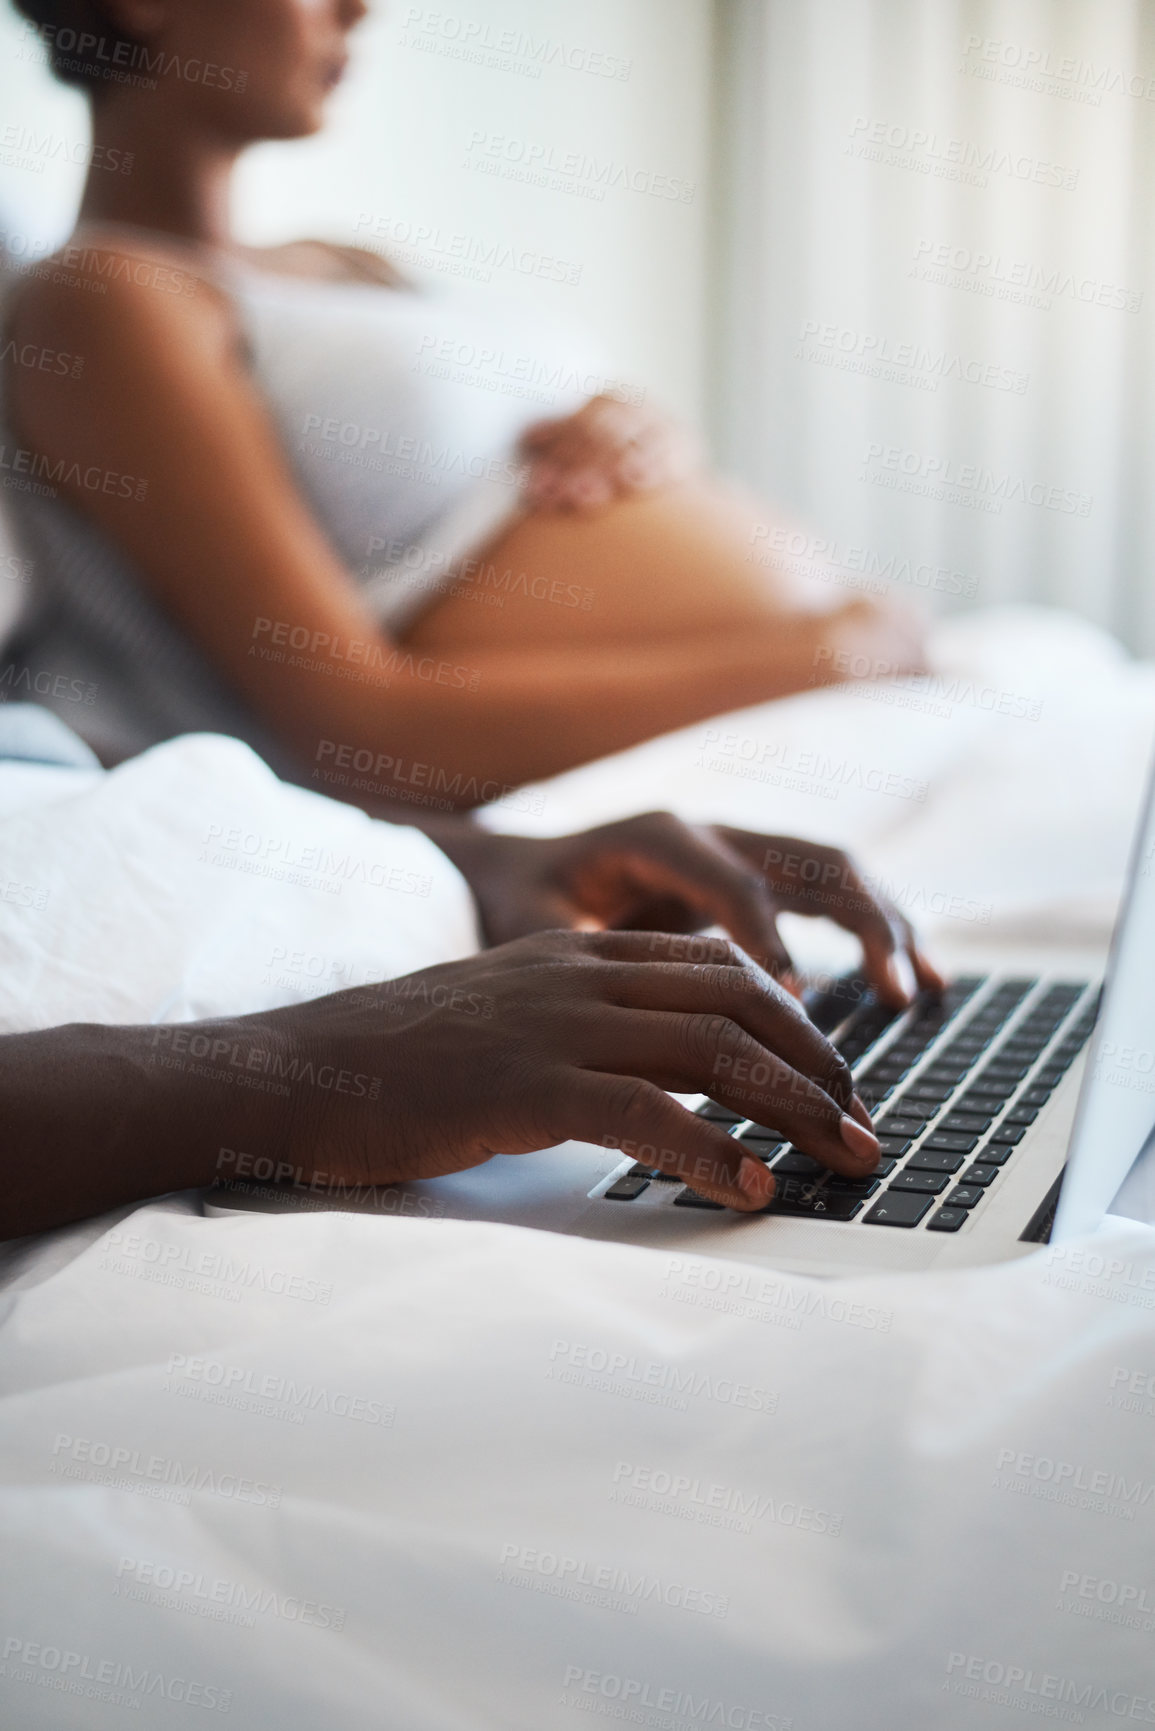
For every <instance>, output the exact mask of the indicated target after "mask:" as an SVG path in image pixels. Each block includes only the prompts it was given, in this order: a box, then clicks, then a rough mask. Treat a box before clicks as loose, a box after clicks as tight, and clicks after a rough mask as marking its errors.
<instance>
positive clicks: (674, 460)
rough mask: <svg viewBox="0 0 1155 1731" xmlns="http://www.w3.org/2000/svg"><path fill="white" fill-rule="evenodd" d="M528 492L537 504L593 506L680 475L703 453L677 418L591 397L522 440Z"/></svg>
mask: <svg viewBox="0 0 1155 1731" xmlns="http://www.w3.org/2000/svg"><path fill="white" fill-rule="evenodd" d="M521 451H522V455H523V456H524V457H525V458H526V460H527V462H528V464H529V476H528V479H527V482H526V496H527V499H528V501H529V503H530V505H531V506H533V507H534V508H535V509H537V510H550V511H590V510H597V509H598V508H599V507H600V506H603V505H608V504H609V503H610V502H611V500H613V499H620V498H623V497H625V496H627V495H628V494H630V493H647V492H653V491H655V490H656V489H658V488H660V487H669V486H673V485H675V483H677V482H678V481H684V480H686V479H687V478H688V476H690V475H691V474H693V472H694V471H695V470H696V469H697V468H699V467H700V466H701V457H700V453H699V452H698V450H697V447H696V445H695V443H694V440H693V439H692V438H691V436H690V434H689V433H688V432H687V431H686V429H685V428H684V427H682V426H681V425H680V424H679V423H678V422H676V421H674V420H672V419H671V418H670V417H669V416H667V415H663V414H660V413H659V412H658V411H657V410H655V409H651V408H647V407H645V406H643V405H641V404H635V403H623V402H620V401H619V400H618V399H617V398H615V397H607V396H601V397H591V399H590V401H589V402H588V403H585V404H584V405H583V406H582V407H581V408H580V409H579V410H578V411H577V413H576V414H574V415H567V416H566V417H565V418H564V419H563V420H559V421H539V422H538V423H537V425H536V426H533V427H530V428H529V430H528V431H527V432H526V433H525V434H524V436H523V438H522V441H521Z"/></svg>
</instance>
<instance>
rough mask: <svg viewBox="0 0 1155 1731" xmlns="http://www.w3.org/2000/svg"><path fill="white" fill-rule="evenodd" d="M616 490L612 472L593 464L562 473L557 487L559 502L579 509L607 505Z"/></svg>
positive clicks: (592, 508)
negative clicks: (568, 472)
mask: <svg viewBox="0 0 1155 1731" xmlns="http://www.w3.org/2000/svg"><path fill="white" fill-rule="evenodd" d="M616 492H617V488H616V487H615V485H614V480H613V476H612V474H611V473H610V472H609V471H608V470H607V469H606V468H604V467H599V466H595V465H586V466H584V467H582V468H580V469H575V470H573V471H572V472H571V473H570V474H568V475H564V476H563V477H562V478H561V480H560V482H559V483H558V488H557V494H558V500H559V502H560V503H562V504H565V505H568V506H570V508H571V509H573V510H579V511H591V510H596V509H597V508H598V507H600V506H602V505H608V504H609V503H610V501H611V500H612V499H613V498H614V496H615V494H616Z"/></svg>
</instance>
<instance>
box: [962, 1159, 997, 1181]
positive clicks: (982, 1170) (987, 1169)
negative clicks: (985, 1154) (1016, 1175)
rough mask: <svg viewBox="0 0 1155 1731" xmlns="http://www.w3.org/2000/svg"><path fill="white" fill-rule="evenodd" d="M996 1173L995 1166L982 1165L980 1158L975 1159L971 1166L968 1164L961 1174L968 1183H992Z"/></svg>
mask: <svg viewBox="0 0 1155 1731" xmlns="http://www.w3.org/2000/svg"><path fill="white" fill-rule="evenodd" d="M998 1175H999V1169H998V1167H997V1166H992V1165H989V1164H987V1165H984V1164H983V1162H982V1161H981V1160H976V1161H975V1164H974V1165H973V1166H968V1167H967V1169H966V1171H965V1172H964V1174H963V1176H964V1178H965V1179H966V1181H967V1183H968V1184H993V1183H994V1181H995V1179H996V1178H997V1177H998Z"/></svg>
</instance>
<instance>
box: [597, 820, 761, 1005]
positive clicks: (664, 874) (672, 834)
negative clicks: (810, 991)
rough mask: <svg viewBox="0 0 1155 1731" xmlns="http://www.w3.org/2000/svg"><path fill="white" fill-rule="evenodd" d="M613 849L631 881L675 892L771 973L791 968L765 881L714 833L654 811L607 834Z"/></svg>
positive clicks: (646, 887)
mask: <svg viewBox="0 0 1155 1731" xmlns="http://www.w3.org/2000/svg"><path fill="white" fill-rule="evenodd" d="M614 850H617V851H618V852H619V869H620V870H621V871H622V872H623V873H624V874H625V876H626V877H627V879H628V880H629V881H630V882H631V883H636V884H637V885H638V886H639V887H640V888H642V889H644V890H645V891H646V892H647V893H648V894H651V895H653V894H657V895H664V896H669V895H676V896H677V897H678V899H679V900H680V901H683V902H685V903H687V904H688V905H689V906H690V907H691V908H693V909H695V910H696V911H697V912H698V914H699V916H700V919H701V924H702V925H719V926H722V927H723V928H724V929H725V930H726V931H728V932H729V933H730V935H731V937H733V938H734V939H735V940H736V942H737V943H739V944H741V946H742V948H743V949H744V950H746V951H747V952H748V954H750V955H751V956H753V957H754V958H755V960H756V961H758V962H759V963H760V964H761V965H762V966H763V967H766V968H768V969H769V971H770V972H771V973H773V974H779V973H785V972H790V971H792V968H793V964H792V962H791V960H790V954H789V951H788V950H787V948H786V945H785V944H784V943H783V942H782V938H781V936H780V934H779V931H778V926H777V919H776V916H777V911H778V908H777V903H776V901H775V898H774V896H773V895H772V894H771V892H770V888H769V886H768V884H767V882H766V879H765V878H764V877H763V875H762V873H761V872H759V871H757V870H756V869H755V868H754V867H753V866H751V864H750V863H749V861H748V860H746V859H744V858H743V857H742V855H741V854H739V853H737V852H735V850H734V849H733V848H731V847H729V846H728V845H727V844H726V842H725V841H723V840H722V839H721V838H720V837H719V835H718V834H717V832H716V831H714V830H713V829H707V828H704V827H703V828H691V827H690V826H689V825H688V824H684V823H681V822H680V821H679V820H678V819H677V818H673V817H669V816H668V815H667V814H665V813H658V814H654V815H652V816H647V817H645V818H642V819H637V818H635V819H631V820H629V821H628V822H627V823H623V824H622V825H621V826H620V828H619V829H618V832H617V834H616V835H612V834H607V837H606V851H607V854H609V853H610V852H611V851H614Z"/></svg>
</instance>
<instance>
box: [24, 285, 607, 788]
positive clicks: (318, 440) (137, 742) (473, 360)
mask: <svg viewBox="0 0 1155 1731" xmlns="http://www.w3.org/2000/svg"><path fill="white" fill-rule="evenodd" d="M213 275H214V277H215V278H216V280H217V281H218V282H219V283H220V284H221V286H222V287H223V288H224V289H225V290H226V292H227V293H228V294H229V295H230V296H231V298H232V300H233V302H234V305H235V306H236V309H237V315H238V319H239V322H240V328H241V331H242V333H243V337H244V340H245V343H246V347H247V353H248V359H249V364H250V367H251V371H252V377H253V380H254V382H255V385H256V387H257V389H258V391H259V393H260V395H261V397H262V399H263V401H264V403H265V405H266V407H267V409H268V412H269V414H270V416H271V418H272V421H273V424H274V426H275V429H276V431H277V434H278V436H279V439H280V442H281V446H282V448H283V451H284V455H285V458H286V461H287V463H288V465H289V467H290V468H291V470H292V473H293V476H294V478H295V480H296V483H297V486H298V487H299V489H300V491H301V494H302V495H303V497H304V498H305V500H306V502H307V503H308V505H309V506H310V507H311V509H312V511H313V513H314V515H315V517H316V519H317V521H318V522H319V524H320V525H321V527H322V529H323V530H324V531H325V533H326V535H327V536H328V538H329V540H330V541H331V543H332V544H333V547H334V548H335V550H336V552H337V553H338V555H339V556H340V558H341V559H342V561H343V562H344V564H345V565H346V566H347V567H348V569H349V570H350V572H351V573H352V574H353V575H354V577H355V578H356V579H357V580H358V581H359V582H360V583H361V585H362V586H363V588H364V590H365V593H366V596H367V598H368V600H369V601H370V604H371V607H372V610H373V613H374V615H375V617H376V618H377V619H378V620H379V621H380V622H381V624H382V625H383V627H384V628H385V629H387V630H390V631H395V630H400V629H402V628H403V627H404V626H405V624H406V623H408V621H410V620H411V619H412V618H413V617H414V616H415V615H416V614H417V613H418V612H420V611H421V609H422V608H423V607H424V606H426V605H428V604H429V602H430V601H431V600H432V599H434V598H435V597H436V594H437V592H438V589H439V587H440V586H441V585H442V584H443V582H444V581H445V579H446V576H447V573H448V574H452V573H453V571H455V570H456V571H458V572H460V571H461V570H462V569H463V566H464V569H465V571H466V572H468V565H467V564H466V563H465V562H466V561H468V559H469V556H470V555H471V554H473V553H474V552H476V551H479V550H480V549H481V548H482V547H483V546H484V545H485V544H486V543H487V542H488V541H490V540H491V539H492V538H493V536H494V535H495V534H496V533H497V532H498V531H499V530H500V529H501V528H502V526H503V525H504V524H506V523H507V522H510V521H512V520H513V518H514V517H515V516H516V515H517V513H518V510H519V505H518V490H517V481H518V476H519V473H520V468H519V463H518V458H517V446H518V441H519V439H520V438H521V435H522V434H523V433H524V431H525V430H526V428H527V427H528V426H530V425H531V424H532V423H533V422H535V421H539V420H544V419H550V418H553V417H557V416H563V415H567V414H571V413H573V411H574V410H576V409H577V408H578V407H580V405H581V404H582V403H583V402H584V401H586V400H587V399H588V398H589V397H590V396H593V395H596V394H597V393H598V392H599V391H603V390H617V391H618V392H619V394H620V393H621V390H622V388H623V387H621V385H620V383H619V382H618V381H615V380H614V379H612V378H609V377H608V376H607V375H606V373H605V371H604V363H603V362H602V360H601V359H600V357H597V356H596V355H595V354H594V353H593V345H592V344H591V343H590V342H589V341H588V339H583V338H581V337H576V336H574V335H572V334H571V335H567V334H566V333H565V332H564V331H562V330H561V329H560V328H559V327H557V326H552V325H550V324H548V323H547V322H546V321H545V320H542V319H540V318H538V317H536V316H534V315H532V314H531V313H529V312H527V311H526V310H525V309H524V308H521V307H510V306H509V305H508V304H503V303H501V302H499V301H497V300H492V301H491V300H490V299H489V298H488V296H487V295H486V294H483V293H481V292H479V291H476V290H473V291H461V290H455V291H454V292H453V293H451V294H450V293H439V292H424V291H422V290H417V289H409V288H386V287H378V286H377V285H375V284H368V283H360V282H355V283H344V282H342V283H332V282H316V281H312V280H306V279H303V278H299V277H286V276H283V275H279V274H276V273H274V272H272V271H266V270H262V269H258V268H255V267H253V266H250V265H248V264H241V263H239V262H238V261H236V260H234V259H231V258H225V259H223V260H220V261H217V262H216V263H215V264H214V268H213ZM8 280H9V286H11V285H12V283H13V282H18V281H19V275H18V274H17V276H16V277H15V278H10V279H8ZM3 312H4V308H3V304H2V301H0V330H2V329H3V328H4V325H5V323H6V320H4V318H3ZM16 444H17V441H15V440H14V439H13V437H12V434H11V432H10V431H7V430H6V429H5V415H4V409H3V402H2V399H0V445H3V446H4V447H6V448H7V450H8V452H9V454H11V452H12V451H13V450H14V449H15V447H16ZM5 500H6V503H7V504H8V505H9V506H10V507H11V515H12V519H13V522H14V524H15V527H16V530H17V533H18V537H19V539H20V541H21V543H22V551H23V552H24V553H25V554H26V555H27V556H29V557H30V558H31V560H32V564H33V573H32V580H31V584H30V585H29V586H27V587H26V589H25V591H24V596H25V605H24V610H23V618H22V621H21V623H20V625H19V627H18V629H17V633H16V636H15V638H14V639H13V641H12V642H11V643H10V644H9V645H7V646H6V647H4V648H3V649H0V702H3V701H5V700H15V699H20V698H23V699H26V700H31V701H33V702H40V703H43V704H45V705H46V706H47V707H48V708H50V709H54V710H55V711H56V712H57V713H59V714H60V715H61V716H62V717H63V719H64V720H65V721H67V722H68V724H69V725H70V726H71V727H73V728H75V729H76V731H77V732H79V733H80V734H81V735H82V737H84V738H85V739H87V740H88V741H89V742H90V743H91V744H92V745H94V746H95V748H96V749H97V750H98V751H99V752H101V754H102V755H103V756H106V757H109V758H119V757H122V756H125V755H129V754H131V753H132V752H136V751H140V750H142V749H144V748H145V747H146V746H148V745H151V744H154V743H156V742H157V741H158V740H161V739H167V738H171V737H172V736H173V735H174V734H177V733H184V732H191V731H196V730H212V731H220V732H227V733H232V734H235V735H237V736H238V737H240V738H243V739H245V740H247V741H248V743H249V744H251V745H253V746H254V748H255V749H256V750H258V751H260V752H261V753H262V754H263V755H264V756H265V757H266V759H267V760H268V761H270V762H271V763H273V764H274V766H278V767H282V768H287V767H288V765H287V761H286V760H285V758H284V755H283V753H281V751H280V750H279V748H278V746H277V742H276V741H275V740H274V739H273V738H272V737H271V736H270V735H269V733H268V732H267V731H266V729H265V728H264V726H263V725H262V724H261V722H260V721H259V720H258V718H256V717H255V716H254V715H253V714H252V712H251V711H250V710H249V708H248V705H247V702H246V700H245V699H244V698H243V697H242V696H241V695H240V694H239V693H238V692H237V691H236V690H235V689H234V688H232V687H230V686H229V685H228V684H227V682H226V681H225V679H224V678H223V676H222V675H221V674H220V673H219V672H218V671H217V669H216V668H215V667H214V666H213V665H212V664H211V663H210V662H209V661H208V659H207V658H206V656H205V655H204V654H203V652H202V651H201V650H200V648H199V647H198V646H197V645H195V644H194V643H193V642H191V640H190V639H189V638H188V636H187V634H186V633H185V632H184V631H183V629H182V628H181V627H180V626H179V625H178V623H177V622H176V621H175V620H174V619H173V617H172V616H171V614H170V613H169V612H168V610H167V609H166V608H165V607H164V606H163V604H162V603H160V602H159V601H158V600H156V599H155V597H154V596H153V595H152V593H151V592H150V590H149V587H148V585H147V583H146V582H145V581H144V580H143V579H142V578H141V576H140V575H139V573H138V572H137V571H136V570H134V569H133V567H132V565H131V563H130V562H129V561H128V560H127V559H126V558H125V557H124V556H123V555H122V554H121V553H120V551H119V549H118V548H116V547H115V546H114V545H113V544H112V543H111V542H110V541H109V540H108V538H107V537H106V536H105V535H104V534H103V533H102V532H101V531H100V530H99V529H97V528H96V527H95V525H93V524H92V523H90V522H89V521H88V519H87V518H85V517H84V516H83V515H81V513H80V512H79V511H78V510H77V509H76V508H75V507H74V506H72V505H71V504H69V503H67V502H66V501H65V500H64V499H63V498H62V497H60V496H56V495H54V494H53V492H52V490H51V489H46V488H44V487H38V488H35V489H33V488H29V489H27V490H18V489H14V490H6V492H5Z"/></svg>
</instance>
